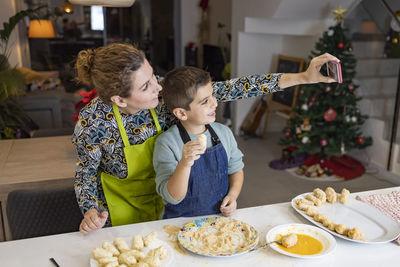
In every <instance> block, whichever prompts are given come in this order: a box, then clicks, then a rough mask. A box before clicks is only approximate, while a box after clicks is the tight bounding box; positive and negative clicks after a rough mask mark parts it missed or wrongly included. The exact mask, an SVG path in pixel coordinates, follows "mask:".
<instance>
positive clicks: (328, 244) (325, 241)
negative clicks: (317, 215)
mask: <svg viewBox="0 0 400 267" xmlns="http://www.w3.org/2000/svg"><path fill="white" fill-rule="evenodd" d="M291 233H295V234H303V235H309V236H311V237H314V238H315V239H317V240H319V241H320V242H321V243H322V251H321V252H320V253H317V254H313V255H299V254H293V253H289V252H287V251H285V250H283V249H280V248H279V246H278V244H276V243H274V244H271V245H270V247H271V248H272V249H273V250H275V251H277V252H279V253H281V254H284V255H287V256H291V257H296V258H305V259H312V258H320V257H323V256H326V255H328V254H330V253H332V252H333V251H334V250H335V249H336V239H335V238H334V237H333V236H332V235H331V234H329V233H327V232H326V231H324V230H322V229H321V228H318V227H315V226H311V225H307V224H295V223H289V224H282V225H278V226H275V227H274V228H272V229H271V230H269V231H268V233H267V236H266V238H265V239H266V241H267V243H268V242H272V241H276V240H279V239H280V238H281V237H282V236H285V235H288V234H291Z"/></svg>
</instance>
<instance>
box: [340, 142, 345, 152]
mask: <svg viewBox="0 0 400 267" xmlns="http://www.w3.org/2000/svg"><path fill="white" fill-rule="evenodd" d="M340 153H341V154H342V155H344V154H346V147H345V146H344V142H343V141H342V143H341V144H340Z"/></svg>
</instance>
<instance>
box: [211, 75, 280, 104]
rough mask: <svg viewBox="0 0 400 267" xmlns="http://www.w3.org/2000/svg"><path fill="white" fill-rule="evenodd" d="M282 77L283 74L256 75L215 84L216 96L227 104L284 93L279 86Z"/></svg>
mask: <svg viewBox="0 0 400 267" xmlns="http://www.w3.org/2000/svg"><path fill="white" fill-rule="evenodd" d="M281 75H282V74H281V73H266V74H255V75H249V76H244V77H241V78H235V79H231V80H228V81H222V82H214V83H213V88H214V95H215V97H216V98H217V100H218V101H220V102H225V101H232V100H237V99H242V98H250V97H255V96H260V95H265V94H270V93H274V92H277V91H282V90H283V89H281V88H280V87H279V85H278V84H279V80H280V77H281Z"/></svg>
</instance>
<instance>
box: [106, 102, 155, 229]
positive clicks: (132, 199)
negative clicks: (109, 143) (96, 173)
mask: <svg viewBox="0 0 400 267" xmlns="http://www.w3.org/2000/svg"><path fill="white" fill-rule="evenodd" d="M113 110H114V116H115V119H116V121H117V123H118V128H119V131H120V134H121V137H122V140H123V142H124V153H125V159H126V164H127V166H128V176H127V177H126V178H124V179H121V178H118V177H114V176H112V175H109V174H107V173H104V172H102V173H101V183H102V186H103V190H104V195H105V197H106V201H107V205H108V209H109V212H110V216H111V223H112V225H113V226H116V225H124V224H130V223H138V222H145V221H152V220H157V219H159V216H160V214H161V212H162V210H163V203H162V200H161V197H160V196H159V195H158V194H157V192H156V183H155V177H156V174H155V171H154V168H153V151H154V142H155V141H156V138H157V136H158V135H159V134H160V133H161V127H160V124H159V123H158V119H157V115H156V113H155V111H154V109H151V110H150V112H151V115H152V117H153V119H154V122H155V124H156V127H157V134H156V135H155V136H153V137H150V138H148V139H147V140H146V141H145V142H144V143H142V144H139V145H132V146H131V145H130V144H129V140H128V136H127V134H126V131H125V128H124V125H123V124H122V120H121V115H120V113H119V110H118V107H117V106H116V105H115V104H113Z"/></svg>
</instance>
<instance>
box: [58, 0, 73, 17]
mask: <svg viewBox="0 0 400 267" xmlns="http://www.w3.org/2000/svg"><path fill="white" fill-rule="evenodd" d="M74 8H75V7H74V5H73V4H71V3H70V2H68V0H66V1H64V3H62V4H61V9H62V11H64V12H65V13H68V14H70V13H72V12H74Z"/></svg>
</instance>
